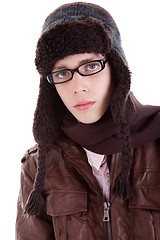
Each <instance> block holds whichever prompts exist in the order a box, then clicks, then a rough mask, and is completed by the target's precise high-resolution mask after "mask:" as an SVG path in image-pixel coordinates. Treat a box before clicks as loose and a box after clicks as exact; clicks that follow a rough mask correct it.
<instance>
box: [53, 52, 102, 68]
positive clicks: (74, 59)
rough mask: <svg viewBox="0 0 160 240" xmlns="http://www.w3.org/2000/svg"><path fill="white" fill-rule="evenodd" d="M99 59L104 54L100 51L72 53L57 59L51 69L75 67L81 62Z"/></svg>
mask: <svg viewBox="0 0 160 240" xmlns="http://www.w3.org/2000/svg"><path fill="white" fill-rule="evenodd" d="M100 59H104V56H103V55H102V54H100V53H80V54H74V55H70V56H67V57H65V58H63V59H62V60H59V61H57V62H56V63H55V65H54V67H53V70H55V69H56V70H57V69H62V68H75V67H78V66H79V65H81V64H83V63H86V62H89V61H93V60H100Z"/></svg>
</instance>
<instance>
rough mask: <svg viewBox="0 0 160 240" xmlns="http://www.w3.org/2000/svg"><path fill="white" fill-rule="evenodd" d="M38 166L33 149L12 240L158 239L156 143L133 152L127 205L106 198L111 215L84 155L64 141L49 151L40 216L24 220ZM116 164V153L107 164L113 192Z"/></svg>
mask: <svg viewBox="0 0 160 240" xmlns="http://www.w3.org/2000/svg"><path fill="white" fill-rule="evenodd" d="M36 165H37V146H35V147H33V148H32V149H30V150H29V151H27V153H26V154H25V157H24V158H23V159H22V174H21V189H20V194H19V199H18V212H17V221H16V240H51V239H56V240H66V239H68V240H107V239H108V240H111V239H112V240H159V239H160V141H159V140H157V141H155V142H150V143H147V144H145V145H143V146H141V147H138V148H137V149H135V150H134V161H133V167H132V169H131V173H130V181H131V184H132V188H133V197H132V199H131V200H130V201H128V202H127V201H123V200H120V199H119V197H116V198H114V196H113V195H112V194H110V208H109V212H110V216H109V215H107V214H108V210H106V211H105V208H107V207H106V206H105V208H104V200H103V197H102V194H101V191H100V189H99V186H98V184H97V181H96V179H95V177H94V176H93V174H92V169H91V167H90V166H89V164H88V161H87V157H86V154H85V151H84V150H83V149H82V148H81V147H80V146H77V145H75V144H74V143H72V142H67V141H65V142H63V143H62V144H61V146H60V147H59V146H52V147H49V148H48V150H47V160H46V179H45V186H44V192H43V200H42V206H41V213H40V215H39V217H28V216H27V215H26V214H24V206H25V203H26V200H27V198H28V195H29V193H30V192H31V190H32V187H33V182H34V178H35V173H36ZM120 166H121V153H118V154H115V155H113V156H112V161H111V168H110V171H111V189H112V187H113V184H114V181H115V178H116V176H117V174H118V173H119V170H120ZM108 217H109V218H110V219H108ZM104 218H105V220H106V221H104Z"/></svg>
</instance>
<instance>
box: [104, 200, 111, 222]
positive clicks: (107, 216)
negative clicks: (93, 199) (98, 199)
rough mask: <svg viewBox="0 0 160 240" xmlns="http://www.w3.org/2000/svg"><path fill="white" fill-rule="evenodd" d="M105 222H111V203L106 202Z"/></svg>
mask: <svg viewBox="0 0 160 240" xmlns="http://www.w3.org/2000/svg"><path fill="white" fill-rule="evenodd" d="M103 222H110V203H109V202H104V216H103Z"/></svg>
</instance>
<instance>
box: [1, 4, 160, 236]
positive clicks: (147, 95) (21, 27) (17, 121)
mask: <svg viewBox="0 0 160 240" xmlns="http://www.w3.org/2000/svg"><path fill="white" fill-rule="evenodd" d="M67 2H68V1H65V0H64V1H60V0H59V1H55V0H52V1H50V0H45V1H40V0H31V1H30V0H28V1H20V0H15V1H14V0H13V1H12V0H10V1H7V0H5V1H3V4H2V1H1V6H0V26H1V27H0V121H1V123H0V128H1V129H0V139H1V144H0V146H1V154H0V156H1V159H0V226H1V231H0V234H1V235H0V238H1V239H3V240H12V239H15V237H14V225H15V219H16V201H17V196H18V191H19V182H20V167H21V164H20V160H21V158H22V156H23V154H24V153H25V151H26V150H27V149H28V148H30V147H31V146H32V145H34V139H33V136H32V121H33V114H34V110H35V106H36V99H37V94H38V85H39V75H38V73H37V72H36V69H35V66H34V57H35V49H36V43H37V40H38V37H39V35H40V32H41V26H42V24H43V22H44V20H45V18H46V17H47V15H48V14H49V13H50V12H52V11H53V10H54V9H55V8H56V7H58V6H59V5H61V4H64V3H67ZM91 2H93V3H98V4H99V5H101V6H103V7H104V8H106V9H107V10H108V11H109V12H110V13H111V15H112V16H113V18H114V19H115V21H116V22H117V25H118V27H119V29H120V32H121V37H122V46H123V48H124V51H125V54H126V57H127V60H128V63H129V66H130V70H131V71H132V73H133V74H132V90H133V92H134V94H135V96H136V97H137V98H138V99H139V100H140V101H141V102H142V103H144V104H151V105H160V98H159V91H160V82H159V81H160V78H159V72H160V60H159V57H160V45H159V44H160V27H159V23H160V14H159V12H160V7H159V1H158V0H157V1H156V0H152V1H147V0H134V1H133V0H132V1H131V0H130V1H129V0H105V1H104V0H99V1H95V0H93V1H91ZM35 240H36V239H35Z"/></svg>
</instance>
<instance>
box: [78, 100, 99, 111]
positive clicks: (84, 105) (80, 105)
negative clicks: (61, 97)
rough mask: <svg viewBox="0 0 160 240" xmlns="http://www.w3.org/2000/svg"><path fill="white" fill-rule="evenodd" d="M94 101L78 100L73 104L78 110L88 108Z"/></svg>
mask: <svg viewBox="0 0 160 240" xmlns="http://www.w3.org/2000/svg"><path fill="white" fill-rule="evenodd" d="M94 104H95V102H91V101H84V102H78V103H77V104H76V105H74V108H76V109H77V110H79V111H83V110H87V109H90V108H91V107H92V106H93V105H94Z"/></svg>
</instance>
